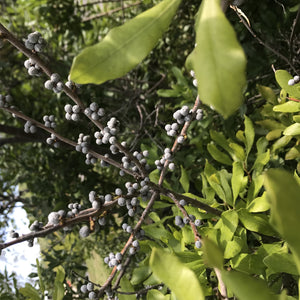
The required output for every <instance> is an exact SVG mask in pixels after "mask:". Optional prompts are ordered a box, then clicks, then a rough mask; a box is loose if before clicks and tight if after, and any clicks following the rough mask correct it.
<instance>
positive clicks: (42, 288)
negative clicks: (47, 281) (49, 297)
mask: <svg viewBox="0 0 300 300" xmlns="http://www.w3.org/2000/svg"><path fill="white" fill-rule="evenodd" d="M36 267H37V272H38V276H39V285H40V289H41V292H42V294H43V295H44V291H45V285H44V281H43V279H42V275H41V267H40V262H39V260H38V259H36Z"/></svg>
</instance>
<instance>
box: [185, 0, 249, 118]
mask: <svg viewBox="0 0 300 300" xmlns="http://www.w3.org/2000/svg"><path fill="white" fill-rule="evenodd" d="M196 43H197V46H196V48H195V49H194V51H193V52H192V53H191V54H190V56H189V57H188V59H187V62H186V64H187V68H188V69H193V70H194V71H195V75H196V79H197V82H198V94H199V96H200V99H201V101H203V103H205V104H207V105H211V106H213V108H214V109H215V110H216V111H217V112H219V113H221V114H222V115H223V116H224V117H225V118H227V117H228V116H230V115H231V114H233V113H234V112H235V111H236V110H237V109H238V108H239V106H240V105H241V104H242V102H243V89H244V87H245V84H246V77H245V68H246V57H245V54H244V52H243V49H242V47H241V46H240V44H239V43H238V41H237V38H236V35H235V32H234V30H233V28H232V26H231V25H230V23H229V21H228V20H227V19H226V17H225V15H224V13H223V12H222V9H221V7H220V1H219V0H204V1H202V3H201V6H200V12H199V17H198V20H197V24H196Z"/></svg>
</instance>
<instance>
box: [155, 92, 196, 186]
mask: <svg viewBox="0 0 300 300" xmlns="http://www.w3.org/2000/svg"><path fill="white" fill-rule="evenodd" d="M199 105H200V99H199V95H198V96H197V98H196V100H195V103H194V107H193V108H192V117H191V120H190V121H187V122H185V123H184V126H183V127H182V130H181V132H180V136H186V134H187V130H188V128H189V126H190V125H191V122H192V121H193V120H194V118H195V115H196V111H197V108H198V107H199ZM178 146H179V143H178V140H177V138H176V139H175V141H174V144H173V146H172V149H171V153H172V154H174V153H175V152H176V151H177V149H178ZM169 163H170V160H168V159H167V160H166V161H165V163H164V166H163V169H162V171H161V173H160V177H159V181H158V185H159V186H162V183H163V180H164V178H165V176H166V173H167V171H168V165H169Z"/></svg>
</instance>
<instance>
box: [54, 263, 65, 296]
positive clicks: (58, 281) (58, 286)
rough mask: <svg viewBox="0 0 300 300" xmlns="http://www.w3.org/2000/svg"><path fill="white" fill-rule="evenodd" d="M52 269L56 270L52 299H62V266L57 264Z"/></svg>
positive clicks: (63, 291) (63, 276) (63, 277)
mask: <svg viewBox="0 0 300 300" xmlns="http://www.w3.org/2000/svg"><path fill="white" fill-rule="evenodd" d="M54 271H55V272H56V276H55V280H54V292H53V300H62V299H63V297H64V294H65V289H64V285H63V282H64V279H65V270H64V268H63V267H62V266H58V267H56V268H55V270H54Z"/></svg>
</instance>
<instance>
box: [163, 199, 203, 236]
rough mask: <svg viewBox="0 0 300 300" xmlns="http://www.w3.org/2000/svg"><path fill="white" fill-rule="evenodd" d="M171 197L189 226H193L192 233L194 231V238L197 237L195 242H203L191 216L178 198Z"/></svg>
mask: <svg viewBox="0 0 300 300" xmlns="http://www.w3.org/2000/svg"><path fill="white" fill-rule="evenodd" d="M169 197H170V198H171V199H172V200H173V201H174V203H175V204H176V206H177V207H178V208H179V209H180V211H181V212H182V214H183V216H184V217H185V218H187V219H188V220H189V224H190V225H191V228H192V231H193V234H194V237H195V241H197V240H199V241H201V242H202V240H201V236H200V235H199V233H198V230H197V228H196V225H195V223H194V222H193V220H192V219H191V218H190V216H189V214H188V213H187V212H186V210H185V209H184V207H183V206H182V205H180V204H179V201H178V200H177V199H176V197H174V195H173V194H169Z"/></svg>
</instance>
